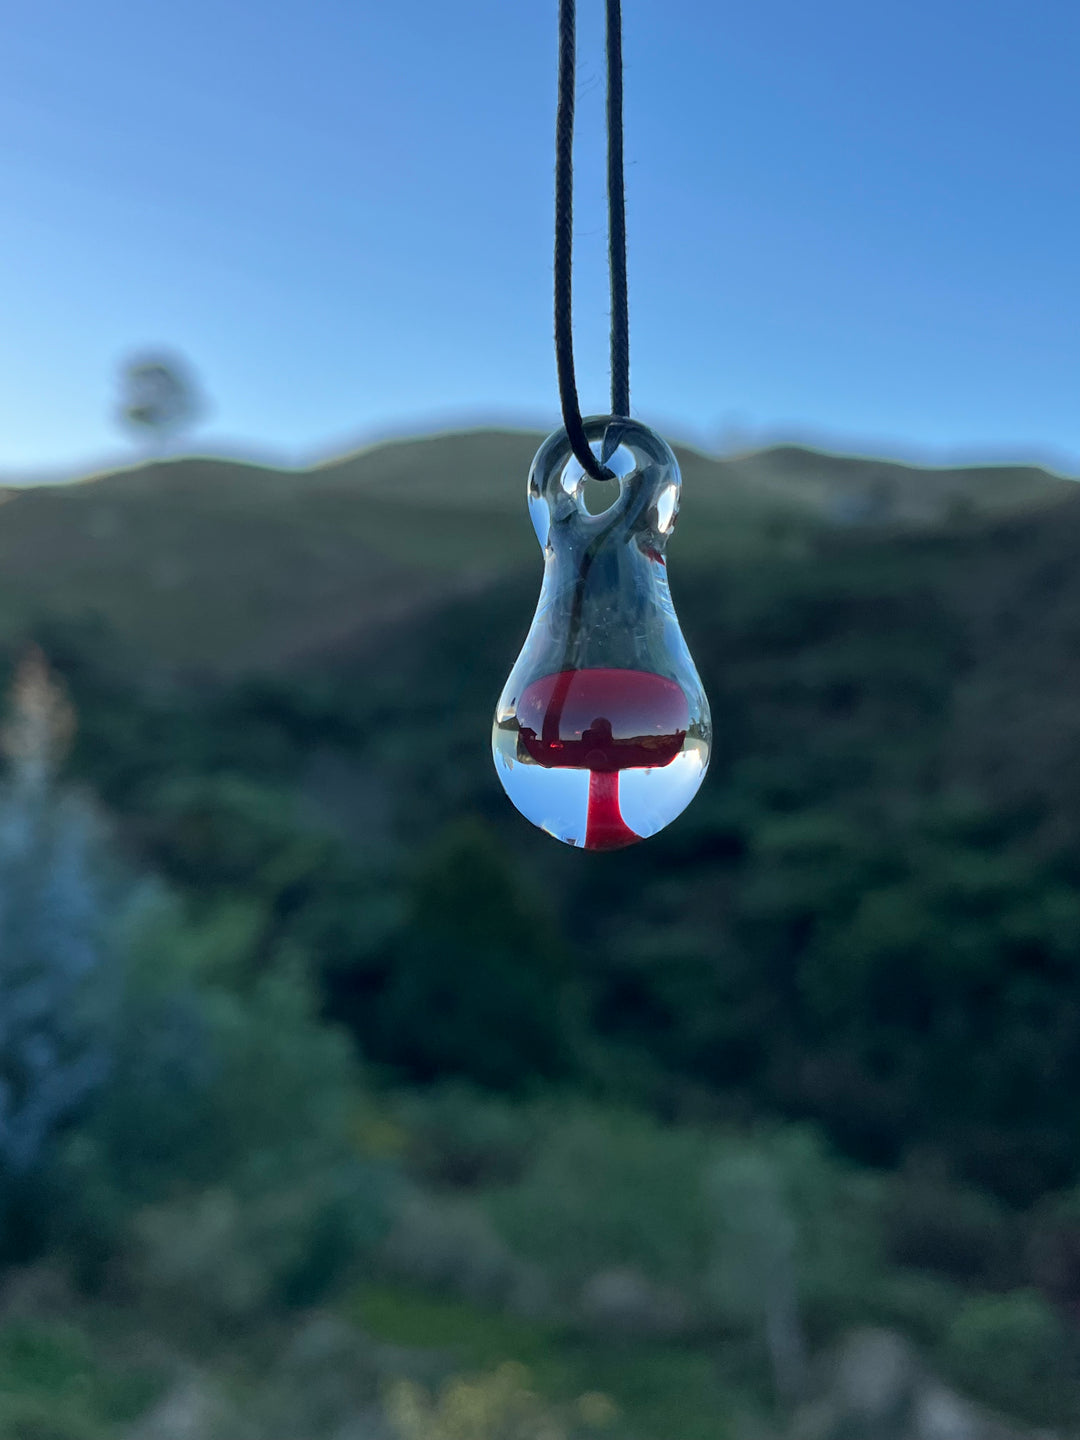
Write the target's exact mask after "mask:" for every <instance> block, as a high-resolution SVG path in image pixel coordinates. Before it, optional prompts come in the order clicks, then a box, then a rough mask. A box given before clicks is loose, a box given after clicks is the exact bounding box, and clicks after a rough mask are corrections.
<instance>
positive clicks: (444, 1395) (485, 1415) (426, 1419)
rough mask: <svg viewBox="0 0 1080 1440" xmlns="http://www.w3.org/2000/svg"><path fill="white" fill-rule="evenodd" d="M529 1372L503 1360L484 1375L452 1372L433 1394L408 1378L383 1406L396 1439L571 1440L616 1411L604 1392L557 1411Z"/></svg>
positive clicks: (599, 1425) (606, 1420) (598, 1427)
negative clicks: (543, 1397) (535, 1387)
mask: <svg viewBox="0 0 1080 1440" xmlns="http://www.w3.org/2000/svg"><path fill="white" fill-rule="evenodd" d="M529 1378H530V1377H529V1372H528V1371H527V1370H526V1369H525V1368H524V1366H522V1365H517V1364H513V1363H508V1364H505V1365H500V1366H499V1368H498V1369H497V1370H495V1371H493V1372H492V1373H490V1374H488V1375H481V1376H477V1377H475V1378H464V1377H462V1376H456V1377H454V1378H453V1379H451V1380H449V1381H447V1383H446V1384H445V1385H444V1386H443V1388H442V1390H441V1391H440V1392H439V1394H438V1395H437V1396H434V1397H433V1396H431V1395H429V1394H428V1393H427V1392H426V1391H425V1390H424V1389H423V1387H421V1386H419V1385H416V1384H414V1383H413V1382H411V1381H402V1382H400V1383H399V1384H397V1385H395V1386H393V1387H392V1388H391V1390H390V1392H389V1394H388V1397H387V1410H388V1412H389V1415H390V1419H391V1422H392V1424H393V1426H394V1430H395V1433H396V1435H397V1436H398V1437H399V1440H573V1437H574V1436H578V1435H583V1434H585V1433H586V1432H596V1431H598V1430H605V1429H607V1428H608V1426H609V1425H611V1424H612V1423H613V1421H614V1420H615V1418H616V1415H617V1411H616V1408H615V1406H614V1404H613V1402H612V1401H611V1400H610V1399H608V1397H607V1396H606V1395H601V1394H598V1393H590V1394H587V1395H582V1396H580V1397H579V1399H578V1400H577V1401H576V1403H574V1404H573V1405H567V1406H564V1407H561V1410H556V1409H554V1408H553V1407H551V1406H548V1405H546V1404H545V1403H544V1402H543V1401H542V1400H541V1399H540V1398H539V1396H538V1395H536V1393H535V1392H534V1391H533V1390H532V1389H530V1386H529Z"/></svg>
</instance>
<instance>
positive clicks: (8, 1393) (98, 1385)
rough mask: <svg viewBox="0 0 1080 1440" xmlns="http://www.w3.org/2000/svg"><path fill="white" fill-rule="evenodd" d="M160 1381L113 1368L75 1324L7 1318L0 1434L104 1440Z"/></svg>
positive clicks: (0, 1362)
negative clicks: (104, 1362)
mask: <svg viewBox="0 0 1080 1440" xmlns="http://www.w3.org/2000/svg"><path fill="white" fill-rule="evenodd" d="M157 1390H158V1382H157V1381H156V1380H155V1379H153V1378H151V1377H150V1376H148V1375H145V1374H137V1373H131V1374H126V1375H122V1374H113V1373H110V1372H107V1371H105V1370H103V1369H102V1368H101V1367H100V1366H99V1365H98V1364H97V1362H96V1361H95V1360H94V1358H93V1356H92V1354H91V1352H90V1347H89V1345H88V1344H87V1342H86V1339H85V1337H84V1336H83V1335H82V1334H81V1333H80V1332H79V1331H78V1330H76V1329H74V1328H73V1327H72V1326H70V1325H59V1324H48V1325H46V1324H42V1323H29V1322H24V1321H19V1322H9V1323H8V1324H7V1325H5V1326H4V1328H3V1329H2V1330H0V1435H3V1436H4V1440H104V1437H105V1436H106V1435H107V1434H111V1433H112V1431H111V1428H110V1427H111V1424H113V1423H117V1422H119V1423H125V1422H128V1421H131V1420H133V1419H134V1418H135V1417H136V1416H137V1415H139V1414H140V1413H141V1412H142V1411H143V1410H144V1409H145V1408H146V1407H147V1406H148V1405H149V1404H150V1403H151V1401H152V1400H153V1398H154V1396H155V1394H156V1393H157Z"/></svg>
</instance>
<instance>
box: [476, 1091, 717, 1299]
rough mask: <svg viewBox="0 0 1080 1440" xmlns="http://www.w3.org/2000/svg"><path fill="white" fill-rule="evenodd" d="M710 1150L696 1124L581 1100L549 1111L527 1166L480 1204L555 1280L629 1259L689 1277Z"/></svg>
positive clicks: (696, 1260) (698, 1253) (670, 1279)
mask: <svg viewBox="0 0 1080 1440" xmlns="http://www.w3.org/2000/svg"><path fill="white" fill-rule="evenodd" d="M708 1154H709V1144H708V1141H707V1139H706V1138H705V1137H704V1136H703V1135H701V1134H699V1133H698V1132H697V1131H693V1130H690V1129H673V1128H664V1127H661V1126H660V1125H658V1124H656V1123H655V1122H654V1121H652V1120H649V1119H648V1118H646V1117H644V1116H640V1115H636V1114H633V1113H631V1112H628V1111H618V1110H600V1109H594V1108H592V1107H589V1106H586V1105H583V1104H580V1103H579V1104H577V1105H575V1106H574V1107H572V1108H567V1109H566V1110H560V1111H555V1110H554V1109H552V1110H550V1111H549V1112H547V1114H546V1116H545V1117H544V1119H543V1121H542V1124H541V1133H540V1136H539V1138H538V1140H537V1142H536V1148H535V1152H534V1155H533V1159H532V1163H531V1164H530V1166H529V1168H528V1170H527V1171H526V1173H525V1174H524V1175H523V1176H522V1178H521V1179H520V1180H519V1181H518V1182H517V1183H516V1184H514V1185H511V1186H507V1187H505V1188H504V1189H502V1190H499V1191H495V1192H493V1193H492V1194H491V1195H490V1196H489V1197H488V1199H487V1202H486V1203H487V1206H488V1210H489V1213H490V1214H491V1216H492V1218H493V1219H494V1221H495V1224H496V1227H497V1229H498V1230H499V1232H500V1234H502V1235H503V1236H505V1238H506V1239H507V1240H508V1241H509V1243H510V1246H511V1248H512V1249H513V1250H514V1251H515V1252H516V1253H518V1254H520V1255H524V1256H528V1257H529V1258H531V1259H533V1260H535V1261H536V1262H537V1263H538V1264H539V1265H540V1266H541V1267H542V1268H543V1269H544V1270H545V1272H546V1273H547V1274H548V1275H550V1276H551V1277H552V1278H553V1280H554V1281H555V1282H556V1283H557V1284H562V1285H563V1286H565V1287H569V1288H575V1287H577V1286H580V1285H581V1284H582V1283H583V1282H584V1281H585V1280H586V1279H588V1278H589V1277H590V1276H591V1275H593V1274H595V1273H596V1272H598V1271H601V1270H608V1269H611V1268H612V1267H617V1266H623V1265H627V1264H630V1265H635V1266H637V1267H638V1268H640V1269H641V1270H642V1271H643V1272H644V1273H645V1274H646V1275H647V1276H648V1277H649V1278H650V1279H653V1280H658V1281H661V1282H666V1283H672V1284H676V1285H689V1284H693V1283H694V1282H695V1280H696V1279H697V1278H698V1277H699V1276H700V1274H701V1271H702V1268H703V1266H704V1264H705V1260H706V1257H707V1254H708V1247H709V1220H708V1217H707V1216H706V1214H705V1211H704V1206H703V1205H702V1177H703V1173H704V1168H705V1163H706V1160H707V1157H708Z"/></svg>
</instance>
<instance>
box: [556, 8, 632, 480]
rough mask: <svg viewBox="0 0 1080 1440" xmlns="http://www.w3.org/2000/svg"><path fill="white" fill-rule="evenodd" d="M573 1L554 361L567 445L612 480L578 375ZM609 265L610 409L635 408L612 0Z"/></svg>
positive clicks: (618, 30) (565, 55)
mask: <svg viewBox="0 0 1080 1440" xmlns="http://www.w3.org/2000/svg"><path fill="white" fill-rule="evenodd" d="M576 32H577V14H576V4H575V0H559V96H558V105H557V108H556V113H555V364H556V368H557V370H558V375H559V399H560V401H561V403H562V413H563V424H564V425H565V427H566V434H567V438H568V439H569V441H570V448H571V450H572V451H573V452H574V455H575V456H576V458H577V460H578V463H579V464H580V465H581V467H582V469H583V470H584V471H585V473H586V474H587V475H591V476H592V477H593V479H594V480H610V479H612V478H613V476H612V473H611V471H610V470H608V468H607V467H606V466H605V465H603V464H601V463H600V461H598V460H597V458H596V456H595V455H594V454H593V452H592V450H591V449H590V448H589V442H588V440H587V439H586V436H585V427H584V425H583V424H582V420H581V409H580V406H579V403H578V393H577V380H576V378H575V374H574V337H573V326H572V319H571V315H572V308H573V307H572V290H573V286H572V279H571V273H572V269H573V260H574V86H575V84H576V80H577V74H576V70H577V54H576V52H577V36H576ZM607 68H608V94H607V125H608V264H609V267H610V271H611V410H612V414H614V415H619V416H626V415H629V413H630V340H629V312H628V307H627V286H626V205H625V199H624V187H623V146H622V13H621V4H620V0H607Z"/></svg>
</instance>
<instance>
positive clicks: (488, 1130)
mask: <svg viewBox="0 0 1080 1440" xmlns="http://www.w3.org/2000/svg"><path fill="white" fill-rule="evenodd" d="M395 1109H396V1112H397V1115H398V1117H399V1119H400V1121H401V1123H402V1124H403V1126H404V1128H405V1132H406V1134H407V1137H408V1139H407V1143H406V1146H405V1160H406V1163H407V1165H408V1167H409V1169H410V1170H411V1172H412V1173H413V1174H414V1175H415V1177H416V1178H417V1179H418V1180H420V1181H422V1182H424V1183H426V1184H428V1185H434V1186H438V1187H449V1188H452V1189H475V1188H477V1187H479V1186H491V1185H505V1184H509V1183H513V1182H514V1181H516V1180H518V1179H520V1177H521V1175H522V1174H523V1172H524V1170H525V1169H526V1166H527V1164H528V1160H529V1154H530V1151H531V1149H532V1146H533V1144H534V1142H535V1139H536V1132H537V1128H538V1124H537V1119H536V1114H535V1111H533V1110H532V1109H530V1108H527V1107H526V1106H523V1105H511V1104H509V1103H508V1102H507V1101H505V1100H502V1099H500V1098H498V1097H495V1096H492V1095H485V1094H484V1093H483V1092H482V1091H480V1090H476V1089H474V1088H472V1087H471V1086H468V1085H463V1084H453V1083H449V1084H445V1085H440V1086H438V1087H436V1088H434V1089H432V1090H428V1091H420V1092H412V1093H410V1094H407V1095H403V1096H400V1097H399V1099H398V1101H397V1104H396V1106H395Z"/></svg>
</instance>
